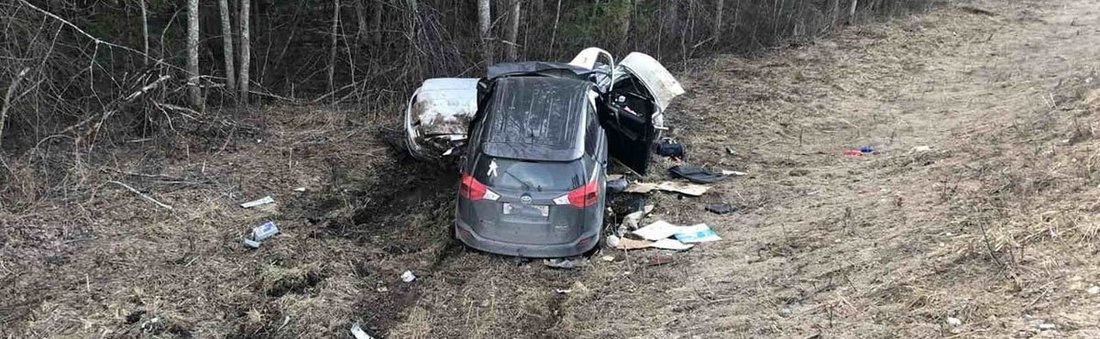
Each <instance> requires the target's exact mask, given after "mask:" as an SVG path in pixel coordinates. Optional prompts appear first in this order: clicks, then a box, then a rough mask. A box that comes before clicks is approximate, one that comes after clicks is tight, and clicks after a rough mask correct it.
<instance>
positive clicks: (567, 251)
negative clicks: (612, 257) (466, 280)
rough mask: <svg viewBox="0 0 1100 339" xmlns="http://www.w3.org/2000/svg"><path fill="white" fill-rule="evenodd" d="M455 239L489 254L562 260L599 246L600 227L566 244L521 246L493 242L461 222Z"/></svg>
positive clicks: (456, 224)
mask: <svg viewBox="0 0 1100 339" xmlns="http://www.w3.org/2000/svg"><path fill="white" fill-rule="evenodd" d="M454 231H455V237H456V238H458V240H461V241H462V243H464V244H466V246H470V247H472V248H474V249H477V250H480V251H485V252H489V253H495V254H501V255H510V256H517V257H525V258H562V257H571V256H577V255H581V254H584V253H585V252H588V251H589V250H591V249H592V248H594V247H596V245H598V244H599V236H600V227H599V226H597V227H592V229H589V230H585V232H584V233H582V234H581V236H579V237H577V239H576V240H573V241H571V242H568V243H564V244H547V245H537V244H520V243H512V242H506V241H499V240H493V239H489V238H485V237H482V236H481V235H479V234H477V233H476V232H474V230H473V229H471V228H470V226H469V225H466V224H464V223H463V222H462V221H461V220H458V221H456V222H455V230H454Z"/></svg>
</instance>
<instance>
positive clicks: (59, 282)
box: [0, 0, 1100, 338]
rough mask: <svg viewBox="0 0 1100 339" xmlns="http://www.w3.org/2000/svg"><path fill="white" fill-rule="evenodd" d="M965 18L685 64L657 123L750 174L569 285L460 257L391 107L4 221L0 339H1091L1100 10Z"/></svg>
mask: <svg viewBox="0 0 1100 339" xmlns="http://www.w3.org/2000/svg"><path fill="white" fill-rule="evenodd" d="M968 6H969V7H966V8H961V7H951V6H947V7H943V8H940V9H937V10H935V11H933V12H932V13H929V14H926V15H921V16H918V17H913V18H906V19H899V20H892V21H888V22H882V23H869V24H866V25H862V26H855V27H849V28H846V29H844V30H843V31H842V32H840V33H838V34H836V35H835V36H834V37H832V38H829V39H824V40H821V41H819V42H817V43H815V44H813V45H811V46H802V47H797V48H790V49H782V50H775V51H771V52H768V53H763V54H761V55H758V56H754V57H753V58H748V59H746V58H738V57H718V58H713V59H709V60H700V61H696V62H693V63H692V64H690V65H686V66H687V67H686V70H683V71H682V72H680V73H679V76H680V78H681V79H682V80H683V83H684V85H685V87H686V88H688V90H689V93H688V94H687V95H686V96H685V97H684V98H683V99H682V100H681V101H680V102H679V103H678V104H677V105H675V107H674V112H672V113H670V115H669V119H670V120H671V121H670V125H672V126H675V130H674V131H672V132H671V134H672V135H673V136H674V137H676V138H677V139H678V140H680V141H682V142H684V143H685V144H686V145H687V146H688V151H689V155H688V158H687V161H688V162H690V163H692V164H697V165H705V166H708V167H711V168H715V169H717V168H722V169H733V170H740V171H745V172H748V173H749V175H748V176H746V177H737V178H731V179H728V180H725V181H723V182H721V183H718V184H716V185H715V188H714V189H713V190H712V191H711V192H708V193H707V194H706V195H704V196H703V197H700V198H681V197H678V196H676V195H673V194H665V193H653V194H651V195H649V196H648V197H647V202H648V203H651V204H655V205H656V206H657V208H656V211H655V212H654V214H653V215H652V216H651V217H650V218H649V219H647V220H656V219H664V220H667V221H670V222H673V223H679V224H689V223H698V222H706V223H708V224H709V225H711V226H712V227H714V228H715V229H716V230H717V231H718V233H719V234H720V235H721V236H722V237H723V240H722V241H720V242H717V243H709V244H703V245H700V246H698V247H696V248H694V249H692V250H690V251H688V252H682V253H675V254H672V255H671V256H670V255H668V254H664V253H660V252H657V251H635V252H629V253H617V252H611V251H604V253H601V254H600V255H599V256H597V257H596V258H597V259H595V260H593V261H592V264H591V265H590V266H589V267H585V268H582V269H577V270H557V269H550V268H547V267H544V266H543V265H541V264H540V263H539V262H537V261H533V262H529V263H527V262H522V261H516V260H514V259H512V258H507V257H500V256H495V255H489V254H484V253H480V252H476V251H471V250H468V249H466V248H464V247H462V246H461V245H459V244H457V243H456V242H455V241H453V240H451V238H450V235H449V232H450V229H449V227H450V225H451V222H452V218H453V214H454V207H453V206H454V200H453V199H454V196H455V188H456V187H455V186H456V183H455V178H454V174H453V172H452V171H450V170H447V169H442V168H438V167H433V166H429V165H425V164H420V163H417V162H414V161H411V160H410V159H407V158H406V156H405V155H404V154H403V153H402V152H403V151H402V149H401V147H400V140H401V138H403V135H402V133H401V131H400V130H399V128H398V127H397V123H396V121H395V119H393V118H392V116H393V114H396V113H393V112H398V111H399V108H396V107H395V108H393V109H391V110H390V111H389V112H388V113H386V114H384V116H386V117H380V116H371V118H361V117H362V116H363V114H360V113H358V112H351V113H350V114H349V112H340V111H330V110H325V109H319V108H300V107H299V108H275V109H269V110H268V112H265V114H263V115H260V118H256V119H251V120H247V121H242V122H239V123H236V124H239V126H238V125H234V126H236V127H234V128H231V129H230V130H231V131H232V132H230V133H221V134H216V135H215V137H214V138H213V139H212V140H205V141H196V142H191V143H185V144H184V146H179V147H177V150H178V151H177V152H174V153H173V154H169V158H170V161H169V162H168V163H167V165H164V164H163V163H162V162H159V161H155V160H154V159H159V158H158V157H156V156H140V154H142V153H144V152H147V151H149V150H145V149H142V148H141V146H140V145H137V146H133V148H131V149H125V150H119V151H118V154H117V156H116V158H117V159H118V160H117V161H114V162H113V163H114V165H112V166H109V167H104V168H102V169H98V170H96V171H89V173H87V174H86V175H85V176H84V177H83V178H81V179H80V180H81V181H82V182H83V183H85V184H86V185H87V186H90V187H92V189H90V190H89V191H88V192H74V193H73V194H72V196H71V197H69V198H68V199H65V200H59V201H52V202H49V203H40V204H38V205H36V206H34V207H33V208H27V209H20V210H17V211H0V337H10V338H23V337H80V338H84V337H181V338H186V337H234V338H272V337H274V338H290V337H307V338H332V337H347V336H349V334H348V329H349V328H350V327H351V326H352V324H354V323H360V324H361V325H362V326H363V327H364V329H365V330H366V331H367V332H369V333H371V334H373V335H376V336H377V337H388V338H502V337H503V338H519V337H522V338H576V337H609V338H624V337H655V338H668V337H673V338H674V337H716V338H718V337H721V338H726V337H793V338H807V337H899V336H900V337H939V336H963V337H990V338H1003V337H1017V336H1018V337H1032V336H1055V337H1058V336H1071V337H1098V336H1100V328H1098V327H1097V326H1098V325H1097V324H1100V311H1098V309H1097V307H1096V306H1095V305H1096V302H1097V301H1098V300H1100V299H1098V298H1100V262H1098V261H1097V260H1095V259H1094V258H1093V257H1094V256H1095V255H1096V254H1097V252H1098V248H1097V246H1096V245H1095V243H1096V241H1097V233H1098V232H1100V226H1098V225H1097V222H1098V220H1096V217H1095V216H1096V214H1097V211H1100V207H1098V206H1100V205H1098V204H1097V201H1098V200H1097V198H1098V197H1100V193H1098V191H1097V187H1098V185H1100V174H1097V173H1098V166H1100V159H1098V157H1097V156H1096V155H1097V152H1098V151H1097V150H1100V141H1097V139H1096V138H1095V126H1096V117H1097V114H1100V110H1098V108H1100V91H1097V90H1096V89H1097V88H1100V86H1096V82H1097V81H1100V78H1098V77H1097V75H1096V73H1095V71H1096V68H1097V67H1098V66H1100V61H1098V59H1096V55H1100V44H1097V43H1096V42H1097V41H1100V30H1098V29H1097V27H1100V1H1097V0H1075V1H1071V0H1057V1H1013V2H1007V1H978V2H974V3H970V4H968ZM975 9H978V10H975ZM233 124H234V123H229V122H226V123H225V125H226V126H230V125H233ZM223 127H224V126H223ZM223 129H224V128H223ZM860 146H871V147H874V148H875V150H876V151H877V154H875V155H868V156H863V157H859V158H847V157H844V156H843V151H844V150H846V149H858V148H859V147H860ZM727 149H728V150H727ZM730 150H731V151H732V152H729V151H730ZM672 165H674V164H673V163H670V162H668V161H666V160H659V161H658V162H656V163H654V164H653V166H654V167H655V169H656V171H655V172H656V173H655V174H652V175H651V176H650V178H647V179H651V180H656V179H663V178H665V175H664V170H665V169H666V168H668V167H669V166H672ZM111 181H117V182H120V183H125V184H127V185H129V186H131V187H134V188H135V189H137V190H140V191H142V192H144V193H146V194H148V196H149V197H150V198H152V199H156V200H157V201H159V202H161V203H163V204H165V205H168V206H171V207H172V209H171V210H169V209H167V208H164V207H160V206H158V205H156V204H154V203H152V202H150V201H149V200H145V199H143V198H142V197H139V196H137V195H136V194H134V193H133V192H131V191H129V190H127V189H126V188H124V187H122V186H121V185H118V184H115V183H111ZM89 183H90V184H89ZM300 187H304V188H305V190H304V191H298V190H295V189H296V188H300ZM265 195H271V196H272V197H274V198H275V200H276V203H275V204H272V205H267V206H263V207H260V208H256V209H242V208H240V207H239V206H237V205H236V204H238V203H240V202H243V201H248V200H253V199H256V198H260V197H263V196H265ZM614 199H615V200H616V201H620V200H622V201H624V202H623V204H635V203H636V202H634V201H630V200H631V199H626V198H623V197H615V198H614ZM715 202H726V203H731V204H733V205H735V206H737V207H738V212H736V213H734V214H731V215H725V216H720V215H715V214H709V213H707V212H704V210H703V206H704V205H705V204H706V203H715ZM268 220H271V221H274V222H276V223H277V224H278V225H279V227H280V228H281V229H282V231H283V233H282V234H280V235H278V236H276V237H275V238H274V239H272V240H269V241H266V242H264V243H263V245H262V246H261V247H260V248H259V249H257V250H249V249H246V248H244V247H243V246H241V244H240V242H241V240H242V239H243V238H244V237H245V235H246V234H247V232H248V231H249V230H250V229H251V228H252V227H254V226H257V225H260V224H261V223H263V222H265V221H268ZM608 254H613V255H614V256H615V257H616V260H615V261H613V262H607V261H603V260H600V259H598V258H599V257H600V256H603V255H608ZM655 257H660V258H657V259H654V258H655ZM668 258H671V260H670V259H668ZM405 270H410V271H412V272H414V273H415V274H416V275H417V276H418V279H417V280H416V281H415V282H412V283H403V282H402V281H401V280H400V278H399V276H400V275H401V273H402V272H404V271H405ZM558 290H562V291H565V290H567V291H568V292H567V293H559V292H558Z"/></svg>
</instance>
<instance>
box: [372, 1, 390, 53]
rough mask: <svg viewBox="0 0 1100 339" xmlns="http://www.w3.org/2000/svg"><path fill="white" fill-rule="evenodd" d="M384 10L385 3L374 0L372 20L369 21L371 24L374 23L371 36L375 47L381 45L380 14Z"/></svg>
mask: <svg viewBox="0 0 1100 339" xmlns="http://www.w3.org/2000/svg"><path fill="white" fill-rule="evenodd" d="M385 12H386V4H385V3H383V2H382V0H376V1H375V2H374V20H372V21H371V24H372V25H374V27H373V28H372V29H371V31H372V32H371V34H374V36H373V37H372V38H373V40H374V47H375V48H379V46H382V14H383V13H385Z"/></svg>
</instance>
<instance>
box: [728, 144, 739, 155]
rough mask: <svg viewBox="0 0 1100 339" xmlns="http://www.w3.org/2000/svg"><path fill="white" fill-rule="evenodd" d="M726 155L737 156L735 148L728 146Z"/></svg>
mask: <svg viewBox="0 0 1100 339" xmlns="http://www.w3.org/2000/svg"><path fill="white" fill-rule="evenodd" d="M726 154H729V155H737V152H735V151H734V150H733V147H729V146H726Z"/></svg>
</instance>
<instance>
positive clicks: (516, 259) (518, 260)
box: [512, 257, 531, 266]
mask: <svg viewBox="0 0 1100 339" xmlns="http://www.w3.org/2000/svg"><path fill="white" fill-rule="evenodd" d="M530 262H531V258H524V257H512V264H515V265H516V266H523V265H527V263H530Z"/></svg>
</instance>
